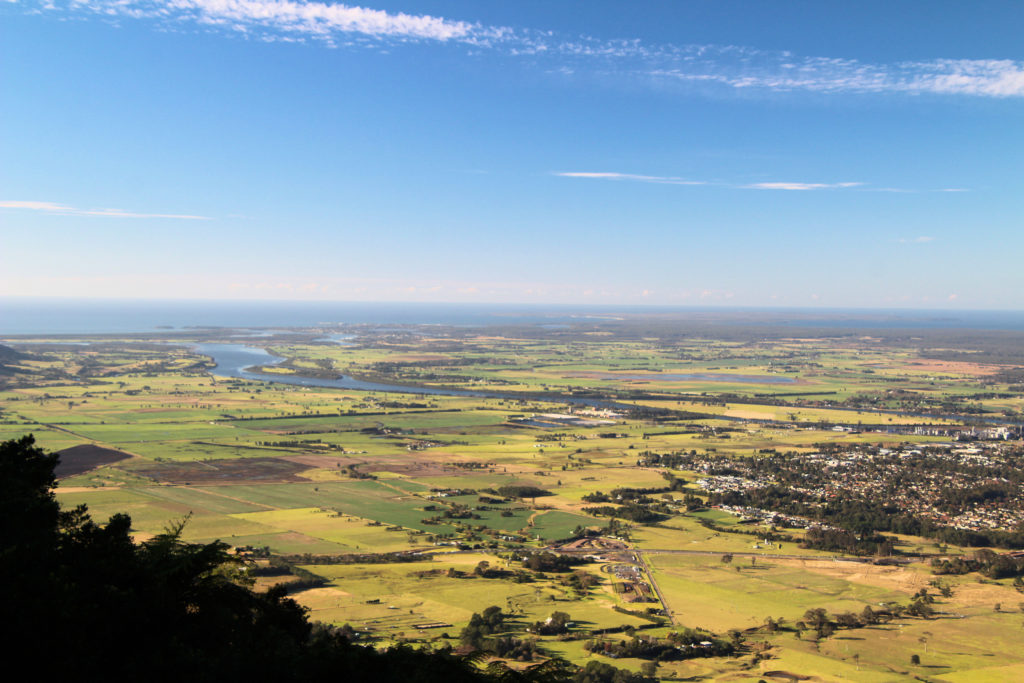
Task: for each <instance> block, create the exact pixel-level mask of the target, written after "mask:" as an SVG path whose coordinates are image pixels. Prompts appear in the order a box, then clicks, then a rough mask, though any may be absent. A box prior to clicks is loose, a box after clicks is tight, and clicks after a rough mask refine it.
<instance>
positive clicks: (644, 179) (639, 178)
mask: <svg viewBox="0 0 1024 683" xmlns="http://www.w3.org/2000/svg"><path fill="white" fill-rule="evenodd" d="M553 175H556V176H558V177H560V178H586V179H590V180H632V181H636V182H641V183H656V184H659V185H710V186H717V187H729V188H733V189H739V190H790V191H792V190H796V191H806V190H845V189H850V188H859V187H863V186H864V183H858V182H843V183H794V182H767V183H751V184H748V185H735V184H731V183H719V182H711V181H707V180H686V179H684V178H676V177H673V176H654V175H638V174H635V173H608V172H597V173H595V172H590V171H560V172H557V173H554V174H553ZM889 191H896V190H891V189H890V190H889Z"/></svg>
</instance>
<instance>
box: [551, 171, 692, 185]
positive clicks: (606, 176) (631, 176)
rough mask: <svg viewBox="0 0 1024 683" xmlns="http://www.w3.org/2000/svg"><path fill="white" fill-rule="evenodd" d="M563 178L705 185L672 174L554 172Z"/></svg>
mask: <svg viewBox="0 0 1024 683" xmlns="http://www.w3.org/2000/svg"><path fill="white" fill-rule="evenodd" d="M554 175H556V176H561V177H563V178H597V179H601V180H634V181H637V182H641V183H657V184H659V185H707V181H704V180H687V179H685V178H675V177H672V176H656V175H637V174H635V173H592V172H586V171H563V172H559V173H555V174H554Z"/></svg>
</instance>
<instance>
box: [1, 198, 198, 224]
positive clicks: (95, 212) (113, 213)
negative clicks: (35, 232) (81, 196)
mask: <svg viewBox="0 0 1024 683" xmlns="http://www.w3.org/2000/svg"><path fill="white" fill-rule="evenodd" d="M0 209H21V210H24V211H41V212H42V213H48V214H54V215H58V216H101V217H105V218H175V219H179V220H188V221H208V220H210V218H209V217H207V216H194V215H189V214H177V213H136V212H134V211H123V210H122V209H78V208H75V207H73V206H66V205H64V204H56V203H54V202H36V201H17V200H4V201H0Z"/></svg>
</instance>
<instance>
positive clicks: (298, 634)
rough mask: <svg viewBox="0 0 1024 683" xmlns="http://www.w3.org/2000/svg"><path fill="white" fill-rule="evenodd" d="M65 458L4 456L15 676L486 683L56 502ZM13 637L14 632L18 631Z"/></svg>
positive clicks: (190, 549)
mask: <svg viewBox="0 0 1024 683" xmlns="http://www.w3.org/2000/svg"><path fill="white" fill-rule="evenodd" d="M56 464H57V456H56V455H50V454H47V453H45V452H44V451H43V450H42V449H40V448H38V447H37V446H36V445H35V442H34V440H33V438H32V437H31V436H26V437H23V438H21V439H17V440H13V441H7V442H4V443H2V444H0V578H2V580H3V582H4V586H5V587H6V589H7V590H6V591H5V596H4V600H3V601H0V604H2V605H3V606H2V608H0V610H2V616H3V621H4V623H6V624H7V625H8V633H9V635H8V637H7V638H6V639H5V642H4V645H5V649H6V651H7V652H8V658H7V661H6V662H5V664H6V665H7V666H8V667H9V668H10V669H11V670H17V667H15V666H13V665H14V664H15V663H16V662H18V661H22V662H23V664H25V666H24V667H22V670H23V671H27V672H37V673H39V674H42V673H45V677H46V678H59V677H65V676H73V677H75V678H76V679H85V680H89V679H101V678H102V679H119V678H122V677H125V678H127V677H129V676H131V677H132V678H138V679H150V680H171V679H176V680H177V679H181V680H193V681H218V683H222V682H223V681H225V680H239V679H242V678H251V679H252V680H278V681H321V680H324V681H326V680H332V681H333V680H339V677H340V679H341V680H346V681H364V680H365V681H374V683H381V682H382V681H391V680H402V681H404V682H407V683H420V682H423V683H426V682H433V681H446V682H452V683H459V682H462V681H466V682H469V681H485V680H490V679H491V677H490V676H487V675H486V674H484V673H482V672H480V671H479V670H478V669H476V668H475V667H474V666H473V665H472V664H471V663H470V661H468V660H465V659H462V658H459V657H456V656H454V655H450V654H438V653H429V652H424V651H418V650H413V649H411V648H404V647H397V648H390V649H388V650H386V651H382V652H378V651H376V650H374V649H372V648H369V647H361V646H358V645H355V644H352V643H350V642H349V640H348V639H347V637H346V635H345V634H344V633H343V632H342V631H340V630H337V629H331V628H329V627H324V626H321V625H316V624H313V623H311V622H310V621H309V620H308V618H307V616H306V612H305V609H304V608H303V607H301V606H300V605H299V604H297V603H296V602H295V601H293V600H291V599H289V598H287V597H286V596H285V593H284V591H283V590H281V589H277V588H272V589H270V590H268V591H266V592H255V591H253V590H252V589H251V588H250V585H251V583H250V582H249V581H248V580H247V572H246V571H245V566H244V563H243V562H242V561H241V560H240V559H238V558H237V557H236V556H234V555H232V554H231V553H229V552H228V551H229V547H228V546H227V545H226V544H224V543H221V542H214V543H206V544H192V543H185V542H183V541H182V539H181V531H182V528H183V526H184V521H182V522H179V523H177V524H172V525H171V527H169V528H168V529H167V531H166V532H165V533H163V534H161V535H158V536H156V537H155V538H153V539H151V540H148V541H146V542H143V543H140V544H136V543H134V542H133V541H132V538H131V535H130V531H131V519H130V518H129V517H128V516H127V515H124V514H117V515H114V516H113V517H111V518H110V520H109V521H108V522H106V523H105V524H98V523H96V522H95V521H93V520H92V519H91V517H90V516H89V513H88V510H87V509H86V508H85V506H80V507H78V508H75V509H72V510H63V509H61V506H60V505H59V503H58V501H57V499H56V497H55V496H54V493H53V486H54V483H55V479H54V474H53V470H54V467H55V465H56ZM12 626H13V628H11V627H12Z"/></svg>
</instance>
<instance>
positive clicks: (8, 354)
mask: <svg viewBox="0 0 1024 683" xmlns="http://www.w3.org/2000/svg"><path fill="white" fill-rule="evenodd" d="M29 358H31V356H30V355H28V354H27V353H22V352H21V351H16V350H14V349H12V348H11V347H10V346H4V345H3V344H0V365H3V364H4V363H14V362H17V361H21V360H28V359H29Z"/></svg>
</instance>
